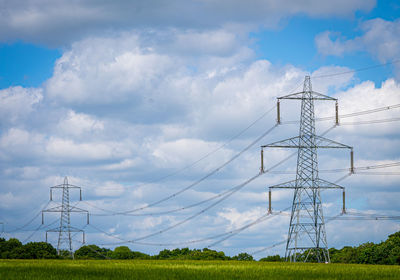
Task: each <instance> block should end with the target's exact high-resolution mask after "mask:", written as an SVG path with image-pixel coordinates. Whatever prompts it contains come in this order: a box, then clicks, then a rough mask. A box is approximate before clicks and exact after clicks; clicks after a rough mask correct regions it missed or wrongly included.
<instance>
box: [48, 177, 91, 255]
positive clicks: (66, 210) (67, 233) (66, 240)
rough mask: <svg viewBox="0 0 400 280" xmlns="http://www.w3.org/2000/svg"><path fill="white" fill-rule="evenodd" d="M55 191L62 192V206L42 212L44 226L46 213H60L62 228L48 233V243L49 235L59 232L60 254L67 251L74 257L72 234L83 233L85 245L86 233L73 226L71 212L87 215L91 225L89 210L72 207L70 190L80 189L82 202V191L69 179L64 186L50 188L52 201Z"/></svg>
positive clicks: (58, 249) (66, 179)
mask: <svg viewBox="0 0 400 280" xmlns="http://www.w3.org/2000/svg"><path fill="white" fill-rule="evenodd" d="M54 189H61V190H62V202H61V205H58V206H56V207H53V208H49V209H45V210H42V224H43V223H44V215H43V214H44V213H45V212H59V213H60V226H59V227H57V228H53V229H50V230H47V231H46V242H47V234H48V233H49V232H57V233H58V242H57V252H58V254H60V252H61V250H67V251H69V253H70V255H71V256H73V251H72V236H71V233H73V232H82V244H84V243H85V232H84V231H83V230H82V229H78V228H75V227H73V226H71V212H79V213H85V214H86V217H87V224H89V212H88V211H87V210H84V209H81V208H78V207H75V206H71V205H70V199H69V191H70V189H79V199H80V200H82V190H81V188H80V187H78V186H74V185H71V184H68V178H67V177H65V178H64V183H63V184H62V185H57V186H54V187H51V188H50V200H53V190H54Z"/></svg>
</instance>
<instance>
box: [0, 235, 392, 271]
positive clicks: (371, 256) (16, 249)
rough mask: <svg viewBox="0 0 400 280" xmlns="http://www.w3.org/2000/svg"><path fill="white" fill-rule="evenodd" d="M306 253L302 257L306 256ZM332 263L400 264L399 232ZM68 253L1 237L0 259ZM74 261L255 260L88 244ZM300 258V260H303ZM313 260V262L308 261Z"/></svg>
mask: <svg viewBox="0 0 400 280" xmlns="http://www.w3.org/2000/svg"><path fill="white" fill-rule="evenodd" d="M307 253H308V252H305V253H304V254H303V255H304V256H305V255H307ZM329 255H330V258H331V262H332V263H359V264H389V265H399V264H400V231H399V232H396V233H394V234H391V235H389V237H388V238H387V240H385V241H383V242H380V243H377V244H374V243H372V242H367V243H364V244H361V245H359V246H355V247H350V246H345V247H343V248H342V249H335V248H330V249H329ZM70 257H71V256H70V254H69V252H68V251H61V252H60V255H58V254H57V250H56V249H55V248H54V247H53V246H52V245H51V244H49V243H46V242H29V243H27V244H22V243H21V242H20V241H19V240H18V239H15V238H10V239H9V240H6V239H4V238H0V258H2V259H66V258H70ZM74 257H75V259H96V260H97V259H118V260H133V259H140V260H151V259H155V260H237V261H253V260H254V259H253V256H251V255H250V254H248V253H240V254H238V255H236V256H233V257H230V256H227V255H225V253H224V252H222V251H215V250H211V249H208V248H204V249H202V250H200V249H189V248H182V249H173V250H168V249H164V250H162V251H160V252H159V253H158V254H157V255H153V256H150V255H148V254H145V253H142V252H137V251H132V250H131V249H130V248H129V247H127V246H119V247H116V248H115V249H114V250H111V249H107V248H101V247H99V246H97V245H85V246H82V247H81V248H79V249H78V250H76V251H75V252H74ZM300 259H301V257H300ZM309 260H310V261H313V259H312V258H311V259H310V258H309ZM260 261H266V262H279V261H284V258H283V257H281V256H279V255H274V256H268V257H265V258H262V259H260Z"/></svg>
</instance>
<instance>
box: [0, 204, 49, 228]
mask: <svg viewBox="0 0 400 280" xmlns="http://www.w3.org/2000/svg"><path fill="white" fill-rule="evenodd" d="M50 202H51V201H50V200H48V201H47V203H46V205H45V206H44V207H42V208H46V207H47V206H48V205H49V204H50ZM41 213H42V211H41V210H40V211H39V212H38V213H37V214H36V215H35V216H33V218H32V219H30V220H29V221H28V222H26V223H25V224H24V225H23V226H21V227H17V228H15V229H14V230H10V231H7V232H6V233H13V232H17V231H20V230H21V229H23V228H25V227H27V226H29V225H30V224H31V223H32V222H33V221H34V220H35V219H36V218H37V217H39V216H40V214H41Z"/></svg>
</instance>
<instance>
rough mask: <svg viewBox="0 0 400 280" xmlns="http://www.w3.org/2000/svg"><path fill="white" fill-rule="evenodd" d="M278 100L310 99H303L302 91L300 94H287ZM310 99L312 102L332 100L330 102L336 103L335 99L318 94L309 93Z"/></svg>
mask: <svg viewBox="0 0 400 280" xmlns="http://www.w3.org/2000/svg"><path fill="white" fill-rule="evenodd" d="M280 99H294V100H303V99H310V98H304V91H302V92H296V93H292V94H288V95H285V96H281V97H278V100H280ZM311 99H313V100H332V101H337V99H336V98H333V97H330V96H328V95H324V94H321V93H319V92H315V91H312V92H311Z"/></svg>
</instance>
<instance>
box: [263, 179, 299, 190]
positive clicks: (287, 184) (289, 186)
mask: <svg viewBox="0 0 400 280" xmlns="http://www.w3.org/2000/svg"><path fill="white" fill-rule="evenodd" d="M269 188H270V189H295V188H296V180H292V181H288V182H285V183H281V184H278V185H273V186H270V187H269Z"/></svg>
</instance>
